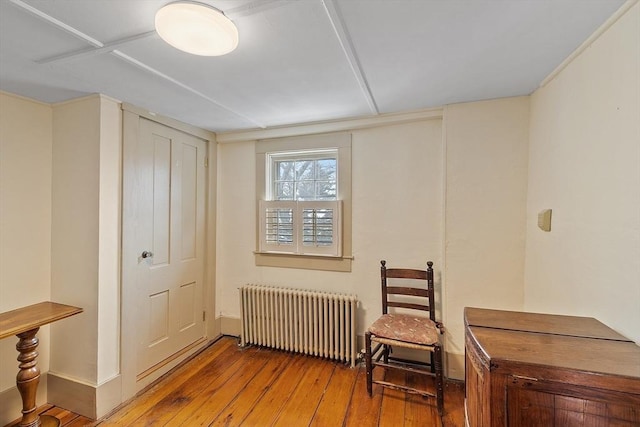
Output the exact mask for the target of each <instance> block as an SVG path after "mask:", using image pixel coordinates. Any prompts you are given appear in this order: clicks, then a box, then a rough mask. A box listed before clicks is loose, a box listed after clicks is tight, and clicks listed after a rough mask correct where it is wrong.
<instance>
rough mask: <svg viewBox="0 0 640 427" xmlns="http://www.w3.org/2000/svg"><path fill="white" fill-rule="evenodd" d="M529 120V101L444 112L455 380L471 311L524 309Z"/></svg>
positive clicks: (450, 348)
mask: <svg viewBox="0 0 640 427" xmlns="http://www.w3.org/2000/svg"><path fill="white" fill-rule="evenodd" d="M528 120H529V98H528V97H517V98H505V99H498V100H493V101H483V102H473V103H465V104H456V105H449V106H447V107H445V110H444V123H445V141H446V142H445V146H446V195H445V196H446V200H445V203H446V207H445V212H446V217H445V248H446V249H445V283H446V285H445V291H446V298H445V304H446V305H445V318H444V321H445V325H446V327H447V347H446V348H447V352H448V353H449V359H448V362H449V368H448V369H449V374H450V375H451V376H454V377H456V378H463V376H464V358H463V355H464V323H463V310H464V307H466V306H471V307H484V308H495V309H510V310H520V309H522V306H523V299H524V296H523V277H524V258H525V256H524V250H525V211H526V203H527V202H526V200H527V161H528ZM456 355H457V356H456Z"/></svg>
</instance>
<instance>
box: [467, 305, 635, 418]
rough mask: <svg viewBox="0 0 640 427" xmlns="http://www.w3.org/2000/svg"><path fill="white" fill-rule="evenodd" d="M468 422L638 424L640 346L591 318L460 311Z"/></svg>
mask: <svg viewBox="0 0 640 427" xmlns="http://www.w3.org/2000/svg"><path fill="white" fill-rule="evenodd" d="M464 321H465V335H466V336H465V364H466V367H465V368H466V400H465V410H466V416H467V418H466V421H467V424H468V425H469V426H470V427H488V426H501V427H502V426H541V427H552V426H558V427H560V426H562V427H572V426H598V427H599V426H636V427H637V426H640V347H639V346H637V345H636V344H635V343H633V342H632V341H630V340H629V339H627V338H625V337H624V336H622V335H620V334H618V333H617V332H615V331H614V330H612V329H611V328H609V327H607V326H606V325H604V324H602V323H601V322H599V321H597V320H596V319H593V318H587V317H574V316H558V315H550V314H536V313H522V312H512V311H500V310H487V309H480V308H470V307H467V308H465V312H464Z"/></svg>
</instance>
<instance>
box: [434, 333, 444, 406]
mask: <svg viewBox="0 0 640 427" xmlns="http://www.w3.org/2000/svg"><path fill="white" fill-rule="evenodd" d="M433 358H434V365H435V370H436V401H437V405H438V414H439V415H440V418H442V416H443V415H444V375H443V372H442V371H443V369H442V348H441V347H440V346H439V345H436V346H435V347H434V349H433Z"/></svg>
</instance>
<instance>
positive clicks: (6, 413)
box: [0, 365, 48, 426]
mask: <svg viewBox="0 0 640 427" xmlns="http://www.w3.org/2000/svg"><path fill="white" fill-rule="evenodd" d="M17 371H18V368H17V365H16V372H17ZM47 383H48V375H47V373H46V372H45V373H44V374H41V375H40V383H39V384H38V391H37V393H36V406H40V405H44V404H45V403H47ZM20 411H22V397H20V392H19V391H18V387H16V386H13V387H11V388H8V389H6V390H4V391H2V392H0V426H4V425H7V424H9V423H10V422H12V421H15V420H19V419H20V418H21V417H22V413H21V412H20Z"/></svg>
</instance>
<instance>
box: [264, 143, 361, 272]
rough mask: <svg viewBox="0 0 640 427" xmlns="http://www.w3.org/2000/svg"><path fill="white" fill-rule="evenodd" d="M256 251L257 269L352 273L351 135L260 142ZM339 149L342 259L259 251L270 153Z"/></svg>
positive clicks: (338, 196)
mask: <svg viewBox="0 0 640 427" xmlns="http://www.w3.org/2000/svg"><path fill="white" fill-rule="evenodd" d="M255 145H256V156H255V158H256V199H255V204H256V205H255V206H256V221H255V226H256V250H255V252H254V254H255V261H256V265H257V266H269V267H283V268H300V269H310V270H326V271H343V272H349V271H351V261H352V260H353V254H352V253H353V249H352V222H351V213H352V210H351V133H350V132H337V133H328V134H319V135H307V136H299V137H290V138H278V139H268V140H259V141H257V142H256V144H255ZM329 148H337V149H338V171H337V172H338V194H337V198H338V200H341V201H342V224H341V225H342V256H341V257H328V256H322V255H297V254H281V253H264V252H260V250H259V242H260V239H261V236H260V227H259V224H260V208H259V207H260V200H265V197H266V183H267V180H268V177H267V173H268V170H267V167H266V157H267V153H272V152H284V151H292V152H295V151H302V150H318V149H329Z"/></svg>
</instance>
